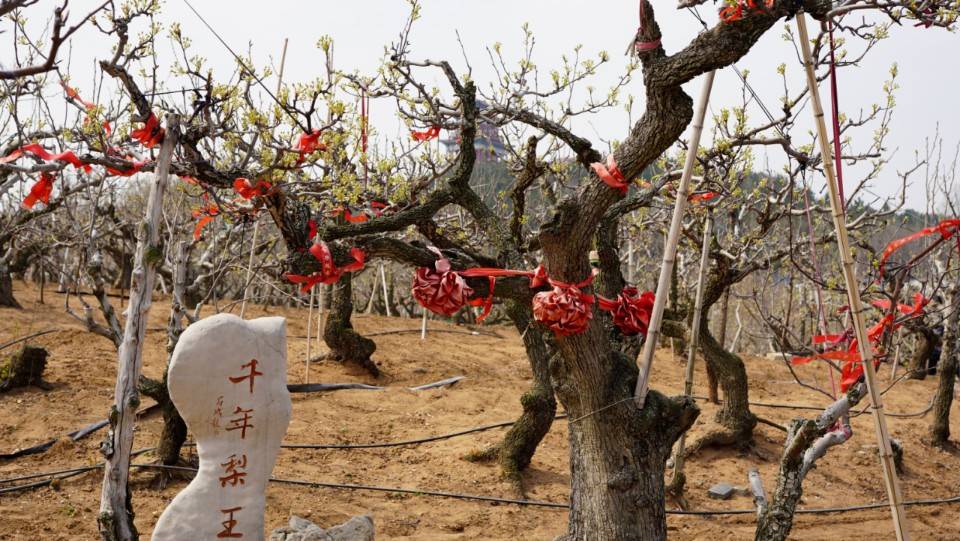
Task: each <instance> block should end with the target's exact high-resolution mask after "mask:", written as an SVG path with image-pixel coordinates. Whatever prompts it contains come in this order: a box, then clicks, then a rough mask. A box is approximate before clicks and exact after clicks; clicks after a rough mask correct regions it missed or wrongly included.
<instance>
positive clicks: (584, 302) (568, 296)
mask: <svg viewBox="0 0 960 541" xmlns="http://www.w3.org/2000/svg"><path fill="white" fill-rule="evenodd" d="M594 276H595V275H594V274H591V275H590V276H589V277H588V278H587V279H586V280H584V281H582V282H580V283H577V284H566V283H563V282H556V281H554V280H550V281H549V282H550V285H552V286H553V289H552V290H550V291H541V292H540V293H537V294H536V295H534V296H533V317H534V319H536V320H537V321H539V322H540V323H543V324H544V325H546V326H547V327H549V328H550V330H552V331H553V332H554V334H556V335H557V336H569V335H571V334H579V333H582V332H583V331H585V330H586V329H587V326H588V325H589V324H590V320H591V319H593V311H592V309H591V306H592V305H593V303H594V297H593V295H588V294H586V293H584V292H582V291H581V289H582V288H585V287H588V286H589V285H590V284H591V283H592V282H593V277H594Z"/></svg>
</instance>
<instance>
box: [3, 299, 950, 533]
mask: <svg viewBox="0 0 960 541" xmlns="http://www.w3.org/2000/svg"><path fill="white" fill-rule="evenodd" d="M16 294H17V298H18V299H19V300H20V301H21V303H22V304H23V305H24V307H25V309H24V310H22V311H21V310H13V309H0V318H2V320H3V321H4V322H5V323H4V325H3V327H2V329H0V342H4V341H7V340H10V339H14V338H16V337H19V336H24V335H26V334H30V333H31V332H36V331H40V330H44V329H47V328H51V327H56V328H59V329H60V331H59V332H55V333H51V334H46V335H44V336H41V337H38V338H36V339H33V340H31V343H34V344H37V345H40V346H42V347H44V348H46V349H47V350H48V351H49V353H50V357H49V359H48V363H47V367H46V372H45V379H46V380H47V381H48V382H49V383H51V384H52V386H53V387H52V389H51V390H48V391H44V390H41V389H39V388H36V387H27V388H22V389H14V390H11V391H10V392H8V393H6V394H3V395H0V453H5V452H9V451H12V450H14V449H16V448H21V447H29V446H32V445H36V444H38V443H42V442H44V441H47V440H49V439H50V438H51V436H64V435H65V434H67V433H68V432H70V431H72V430H75V429H77V428H80V427H82V426H85V425H87V424H89V423H91V422H94V421H97V420H100V419H103V418H104V417H105V416H106V414H107V411H108V409H109V406H110V404H111V401H112V395H113V387H114V377H115V374H116V367H115V365H116V358H117V356H116V351H115V350H114V348H113V345H112V344H111V343H110V342H109V341H108V340H106V339H104V338H101V337H98V336H95V335H93V334H91V333H89V332H87V331H86V330H85V329H84V328H83V326H82V325H80V324H78V322H77V321H76V320H73V319H71V318H70V317H69V316H68V315H67V314H65V313H64V311H63V308H62V306H63V298H62V297H61V296H59V295H55V294H51V293H50V292H49V291H48V292H46V295H45V298H46V304H44V305H39V304H37V303H36V298H37V292H36V290H34V289H32V288H30V287H24V286H20V287H18V288H17V291H16ZM168 313H169V304H168V303H167V302H166V301H164V300H160V301H158V302H156V303H155V304H154V307H153V310H152V311H151V318H150V330H149V332H148V335H147V339H146V351H145V355H144V371H145V373H146V374H147V375H149V376H152V377H159V376H160V374H161V373H162V370H163V367H164V366H165V363H166V351H165V349H164V344H165V341H166V336H165V334H164V325H165V320H166V317H167V315H168ZM263 315H281V316H285V317H287V318H288V348H289V350H288V381H289V382H290V383H301V382H303V376H304V364H303V360H304V358H305V355H306V340H305V335H306V310H293V309H280V308H270V307H252V309H251V308H250V307H248V316H250V317H258V316H263ZM354 324H355V326H356V327H357V329H358V331H359V332H361V333H365V334H371V333H376V332H379V331H387V330H397V329H409V330H411V331H414V330H416V329H418V328H419V321H418V320H410V319H399V318H384V317H371V316H361V315H358V316H355V318H354ZM430 327H431V328H432V329H437V330H440V329H443V330H448V331H457V332H443V333H440V332H437V333H431V334H429V336H428V338H427V340H425V341H421V340H420V336H419V333H418V332H409V333H398V334H383V335H379V336H374V337H373V339H374V340H375V341H376V342H377V353H376V354H375V360H376V361H377V362H378V364H379V366H380V369H381V371H382V372H383V376H382V377H381V378H380V379H379V380H373V379H371V378H369V377H367V376H365V375H364V374H359V373H351V372H349V371H348V369H347V368H345V367H344V366H341V365H339V364H337V363H334V362H320V363H315V364H314V365H313V366H312V368H311V381H312V382H314V383H316V382H324V383H338V382H361V383H370V384H376V385H384V386H387V387H388V389H387V390H385V391H365V390H349V391H337V392H333V393H326V394H298V395H294V396H293V418H292V420H291V423H290V428H289V431H288V433H287V438H286V443H366V442H384V441H395V440H402V439H410V438H417V437H422V436H430V435H436V434H444V433H448V432H453V431H456V430H460V429H465V428H470V427H473V426H477V425H483V424H489V423H494V422H498V421H509V420H512V419H514V418H515V417H516V416H517V415H518V414H519V412H520V403H519V399H520V395H521V394H522V393H523V392H524V391H525V390H526V389H527V387H528V385H529V384H530V383H531V374H530V370H529V367H528V366H527V361H526V358H525V355H524V351H523V347H522V344H521V342H520V339H519V336H518V335H517V333H516V332H515V331H513V330H512V329H510V328H507V327H494V328H491V329H490V330H493V331H495V333H496V335H498V336H491V335H487V334H478V335H473V334H470V333H469V332H464V331H465V329H463V328H458V327H454V326H451V325H446V324H442V323H435V322H431V324H430ZM318 347H319V351H320V352H322V351H324V350H325V348H324V347H323V346H322V344H321V345H319V346H318V345H317V344H314V345H313V347H312V353H313V354H314V355H316V354H317V352H318ZM682 363H683V359H681V358H679V356H678V357H677V358H671V355H670V353H669V351H668V350H667V351H661V352H659V353H658V359H657V361H656V370H655V372H654V374H653V381H652V386H653V387H654V388H656V389H659V390H662V391H664V392H667V393H672V394H676V393H679V392H681V389H682V378H683V366H682ZM747 370H748V373H749V377H750V397H751V400H753V401H756V402H766V403H792V404H810V405H818V406H822V405H825V404H826V403H827V402H828V399H827V397H825V396H823V395H822V394H819V393H817V392H815V391H812V390H810V389H807V388H804V387H801V386H800V385H798V384H797V383H796V382H795V381H794V379H793V377H792V376H791V375H790V372H789V371H788V370H787V369H786V367H785V366H784V364H783V362H782V360H772V359H768V358H763V357H750V358H748V359H747ZM457 375H463V376H466V379H464V380H463V381H461V382H460V383H458V384H457V385H455V386H453V387H450V388H443V389H435V390H429V391H423V392H413V391H409V390H407V389H406V388H407V387H412V386H415V385H420V384H424V383H429V382H432V381H437V380H440V379H444V378H447V377H451V376H457ZM798 375H799V376H800V377H801V379H803V380H804V381H805V382H810V383H817V384H818V385H819V386H821V387H822V388H826V387H828V386H829V384H827V383H826V372H825V370H824V368H823V367H822V366H819V367H818V366H816V365H813V366H803V367H799V368H798ZM881 375H882V377H881V381H882V382H883V383H884V384H885V385H886V384H888V383H889V369H888V368H883V369H882V372H881ZM696 377H697V382H698V384H697V385H696V386H695V387H696V389H695V393H696V394H700V395H705V394H706V393H705V390H704V388H703V386H702V385H701V384H700V383H702V382H703V381H705V375H704V372H703V370H702V365H700V366H698V370H697V375H696ZM818 380H819V381H818ZM935 384H936V382H935V380H933V379H928V380H926V381H913V380H905V381H902V382H900V383H898V384H897V385H895V386H894V387H893V388H892V389H891V390H890V391H889V392H888V393H887V394H886V405H887V410H888V411H889V412H892V413H897V412H906V413H909V412H918V411H923V410H924V409H926V407H927V405H928V403H929V401H930V398H931V397H932V395H933V392H934V388H935ZM701 407H702V410H703V411H702V413H701V415H700V418H699V420H698V421H697V423H696V425H695V426H694V428H693V429H692V434H691V436H690V437H691V438H694V439H695V438H696V437H697V435H698V434H701V433H703V432H704V431H705V430H706V429H707V428H708V427H709V424H710V422H711V421H712V419H713V414H714V412H715V411H716V406H713V405H711V404H705V403H701ZM754 412H755V413H757V414H758V415H759V416H761V417H763V418H764V419H766V420H769V421H771V422H773V423H779V424H785V423H787V422H788V421H789V420H790V419H791V418H793V417H797V416H802V415H806V416H812V415H815V412H811V411H800V410H793V409H784V408H772V407H759V406H758V407H755V408H754ZM958 416H960V412H957V411H954V412H953V414H952V421H953V424H952V430H953V433H954V434H958V435H960V423H958V421H957V418H958ZM929 419H930V416H929V414H927V415H924V416H918V417H907V418H890V420H889V424H890V429H891V431H892V432H893V435H894V437H896V438H898V439H900V440H901V441H902V442H903V443H904V447H905V464H906V472H905V473H904V475H903V476H902V481H903V488H904V496H905V497H906V498H907V499H920V498H937V497H945V496H954V495H956V494H957V493H960V488H958V487H960V468H958V467H957V466H958V465H960V457H958V456H955V455H952V454H948V453H945V452H942V451H939V450H937V449H935V448H933V447H931V446H929V445H928V444H927V443H926V442H925V439H926V431H927V427H928V423H929ZM161 423H162V421H161V419H160V415H159V414H153V415H149V416H147V417H146V418H145V419H144V420H143V421H142V422H141V424H140V425H139V426H138V427H137V432H136V442H135V448H137V449H140V448H145V447H150V446H152V445H154V443H155V442H156V439H157V436H158V435H159V432H160V428H161ZM853 428H854V431H855V436H854V438H853V439H852V440H851V441H850V442H848V443H847V444H845V445H843V446H841V447H840V448H836V449H834V450H832V451H831V452H830V454H829V455H828V456H827V457H826V458H824V459H822V460H821V461H820V463H819V465H818V467H817V468H816V469H815V470H814V471H813V472H811V473H810V474H809V476H808V477H807V480H806V481H805V483H804V497H803V501H802V502H801V507H830V506H843V505H850V504H855V503H871V502H878V501H883V500H884V499H885V493H884V489H883V483H882V480H881V477H880V465H879V462H878V460H877V457H876V445H875V442H876V440H875V437H874V432H873V424H872V420H871V418H870V416H869V415H868V414H865V415H861V416H859V417H857V418H855V419H854V420H853ZM502 435H503V429H498V430H492V431H487V432H481V433H476V434H471V435H468V436H463V437H458V438H454V439H447V440H442V441H438V442H435V443H430V444H426V445H421V446H416V447H397V448H385V449H362V450H291V449H287V450H283V451H282V452H281V454H280V458H279V461H278V463H277V466H276V468H275V470H274V475H275V476H276V477H281V478H290V479H303V480H311V481H322V482H333V483H353V484H364V485H381V486H389V487H403V488H409V489H420V490H435V491H449V492H459V493H468V494H479V495H490V496H505V497H514V496H516V495H515V494H514V493H512V492H511V490H512V489H511V485H510V483H509V482H506V481H504V480H502V479H500V476H499V471H498V469H497V467H496V466H495V465H484V464H473V463H469V462H466V461H465V460H463V459H462V457H463V456H464V455H466V454H467V453H469V452H471V451H474V450H477V449H481V448H484V447H486V446H488V445H490V444H493V443H496V442H497V441H498V440H499V438H500V437H501V436H502ZM102 436H103V433H102V432H100V433H97V434H95V435H93V436H91V437H89V438H86V439H84V440H81V441H79V442H69V441H65V442H60V443H58V444H56V445H54V446H53V447H52V448H51V449H50V450H49V451H47V452H46V453H44V454H41V455H34V456H28V457H23V458H20V459H16V460H11V461H0V478H3V479H5V478H10V477H15V476H19V475H25V474H28V473H35V472H41V471H49V470H59V469H65V468H71V467H77V466H84V465H91V464H95V463H97V462H98V461H99V460H100V455H99V453H98V449H97V448H98V445H99V441H100V439H101V438H102ZM783 439H784V434H783V432H781V431H779V430H777V429H776V428H774V427H771V426H769V425H766V424H760V425H758V428H757V432H756V438H755V440H756V445H755V446H754V448H753V449H751V450H749V451H744V452H738V451H733V450H708V451H705V452H703V453H701V454H700V455H698V456H696V457H694V458H692V459H691V460H690V461H689V462H688V463H687V475H688V484H687V500H688V503H689V507H690V508H691V509H750V508H752V506H753V503H752V500H751V498H750V497H749V496H735V497H733V498H732V499H731V500H728V501H716V500H712V499H709V498H708V497H707V495H706V491H707V489H708V488H709V487H710V486H711V485H712V484H714V483H716V482H721V481H723V482H727V483H730V484H733V485H739V486H745V485H746V482H747V470H748V469H749V468H751V467H755V468H758V469H759V470H760V472H761V474H762V476H763V478H764V480H765V482H766V487H767V491H768V492H772V490H773V488H774V482H775V479H776V470H777V461H778V459H779V456H780V452H781V450H782V444H783ZM688 441H690V440H688ZM567 449H568V447H567V425H566V421H557V422H556V423H555V424H554V426H553V428H552V429H551V431H550V433H549V434H548V435H547V437H546V438H545V440H544V442H543V444H542V445H541V447H540V449H539V450H538V451H537V454H536V456H534V459H533V464H532V465H531V467H530V469H529V470H528V471H527V472H526V473H525V474H524V484H525V487H526V489H527V494H526V495H527V497H528V498H530V499H534V500H545V501H552V502H565V501H566V500H567V498H568V496H569V475H568V458H567ZM151 460H153V457H152V456H151V455H150V454H145V455H143V456H141V457H139V458H138V459H137V461H138V462H141V463H142V462H149V461H151ZM155 475H156V472H155V471H150V470H138V471H136V472H135V473H134V475H133V479H134V484H133V486H134V494H133V504H134V508H135V510H136V513H137V516H136V524H137V528H138V529H139V530H140V532H141V534H142V537H143V538H145V539H146V538H148V536H149V534H150V533H151V531H152V528H153V525H154V524H155V523H156V521H157V519H158V518H159V516H160V513H161V512H162V510H163V508H164V506H165V505H166V504H167V503H168V502H169V501H170V500H171V499H172V498H173V496H174V495H175V494H176V493H177V491H178V490H180V489H181V488H183V486H184V484H185V483H184V482H183V481H176V482H174V483H172V484H171V485H169V486H167V487H166V488H164V489H162V490H157V489H155V488H154V487H153V485H152V481H153V479H154V476H155ZM100 483H101V473H100V472H99V471H93V472H90V473H87V474H84V475H81V476H78V477H74V478H71V479H69V480H65V481H62V482H60V483H58V484H57V485H56V486H55V487H46V488H41V489H37V490H32V491H28V492H22V493H17V494H13V495H3V496H0V517H2V519H0V539H2V540H25V541H26V540H30V541H33V540H37V539H44V540H55V539H64V540H66V539H95V538H97V534H96V514H97V509H98V507H99V497H100ZM670 505H671V508H674V506H673V504H672V503H671V504H670ZM362 514H369V515H372V516H373V517H374V520H375V522H376V525H377V537H378V539H510V540H515V539H536V540H540V539H553V538H554V537H556V536H557V535H559V534H561V533H563V532H564V531H565V529H566V520H567V515H566V512H565V511H563V510H562V509H560V510H558V509H549V508H540V507H519V506H515V505H502V504H500V505H497V504H491V503H483V502H474V501H463V500H458V499H449V498H438V497H431V496H424V495H419V494H391V493H384V492H369V491H349V490H337V489H328V488H308V487H299V486H290V485H280V484H273V485H271V488H270V490H269V492H268V495H267V527H268V531H269V529H273V528H276V527H279V526H282V525H285V524H286V523H287V520H288V517H290V515H298V516H301V517H304V518H307V519H309V520H310V521H311V522H314V523H316V524H318V525H320V526H322V527H323V526H329V525H334V524H340V523H343V522H344V521H346V520H348V519H349V518H350V517H353V516H356V515H362ZM908 516H909V518H910V520H911V527H912V531H913V535H914V538H915V539H957V538H958V534H957V530H956V524H957V522H958V519H960V505H958V504H952V505H943V506H935V507H928V506H917V507H910V508H909V509H908ZM754 522H755V517H754V515H752V514H744V515H732V516H714V517H700V516H689V515H685V516H678V515H672V516H670V518H669V519H668V525H669V533H670V537H671V538H672V539H707V538H713V539H752V538H753V530H754ZM826 537H831V538H833V537H836V538H843V539H851V540H855V539H863V540H871V541H875V540H878V539H892V538H893V534H892V531H891V528H890V521H889V513H888V511H887V509H885V508H881V509H876V510H869V511H862V512H856V513H845V514H823V515H800V516H799V517H798V519H797V522H796V527H795V528H794V530H793V535H792V538H793V539H799V540H813V539H824V538H826Z"/></svg>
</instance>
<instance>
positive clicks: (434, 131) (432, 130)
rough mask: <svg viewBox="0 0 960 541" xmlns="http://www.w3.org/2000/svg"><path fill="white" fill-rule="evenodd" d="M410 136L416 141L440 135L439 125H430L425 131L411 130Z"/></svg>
mask: <svg viewBox="0 0 960 541" xmlns="http://www.w3.org/2000/svg"><path fill="white" fill-rule="evenodd" d="M410 137H413V138H414V139H415V140H417V141H429V140H431V139H436V138H437V137H440V126H430V127H429V128H427V129H426V131H411V132H410Z"/></svg>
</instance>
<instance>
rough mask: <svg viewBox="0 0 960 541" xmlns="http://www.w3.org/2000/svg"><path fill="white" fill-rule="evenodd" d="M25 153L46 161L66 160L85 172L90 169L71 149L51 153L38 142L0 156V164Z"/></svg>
mask: <svg viewBox="0 0 960 541" xmlns="http://www.w3.org/2000/svg"><path fill="white" fill-rule="evenodd" d="M26 154H33V155H34V156H36V157H37V158H40V159H41V160H43V161H46V162H66V163H69V164H70V165H72V166H74V167H76V168H77V169H82V170H83V171H84V172H85V173H89V172H90V171H91V167H90V164H88V163H86V162H83V161H81V160H80V158H78V157H77V155H76V154H74V153H73V151H72V150H67V151H64V152H60V153H59V154H52V153H50V151H49V150H47V149H45V148H43V147H42V146H40V144H39V143H31V144H29V145H24V146H22V147H20V148H18V149H17V150H14V151H13V152H11V153H10V154H7V155H6V156H4V157H3V158H0V164H3V163H10V162H12V161H14V160H16V159H18V158H20V157H21V156H25V155H26Z"/></svg>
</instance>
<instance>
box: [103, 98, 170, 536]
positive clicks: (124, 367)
mask: <svg viewBox="0 0 960 541" xmlns="http://www.w3.org/2000/svg"><path fill="white" fill-rule="evenodd" d="M164 124H165V125H166V126H165V128H166V136H165V137H164V139H163V143H162V145H161V146H160V154H159V156H158V157H157V169H156V173H155V174H154V177H153V182H152V183H151V184H150V195H149V196H148V198H147V209H146V213H145V216H144V218H143V222H142V223H141V224H140V227H139V228H138V230H137V231H138V232H137V252H136V255H135V256H134V268H133V274H132V280H131V286H130V303H129V308H128V310H127V311H128V316H127V321H126V324H125V326H124V331H123V342H122V343H121V344H120V348H119V354H118V357H117V385H116V389H115V391H114V404H113V407H112V408H111V412H110V421H111V422H110V433H109V435H108V439H107V441H105V442H104V443H103V445H102V446H101V452H103V454H104V456H105V457H106V463H105V464H104V466H103V490H102V492H101V495H100V514H99V516H98V518H97V522H98V525H99V529H100V535H101V537H102V538H103V539H110V540H113V541H132V540H134V539H136V538H137V531H136V528H135V527H134V525H133V509H132V507H131V503H130V488H129V486H128V483H127V482H128V480H129V476H130V453H131V451H132V449H133V425H134V423H135V422H136V416H137V406H138V405H139V404H140V393H139V391H138V390H137V385H138V384H139V383H140V372H141V367H142V365H143V342H144V337H145V336H146V333H147V319H148V316H149V313H150V304H151V300H152V299H151V296H152V294H153V288H154V284H155V281H156V275H157V266H158V265H159V264H160V263H161V262H162V261H163V256H162V255H161V253H160V250H161V248H160V226H161V223H162V222H161V217H162V215H163V196H164V193H165V192H166V189H167V179H168V177H169V175H170V162H171V160H172V157H173V149H174V148H175V147H176V145H177V136H178V133H179V118H178V117H177V115H173V114H170V115H167V117H166V120H165V122H164Z"/></svg>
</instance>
